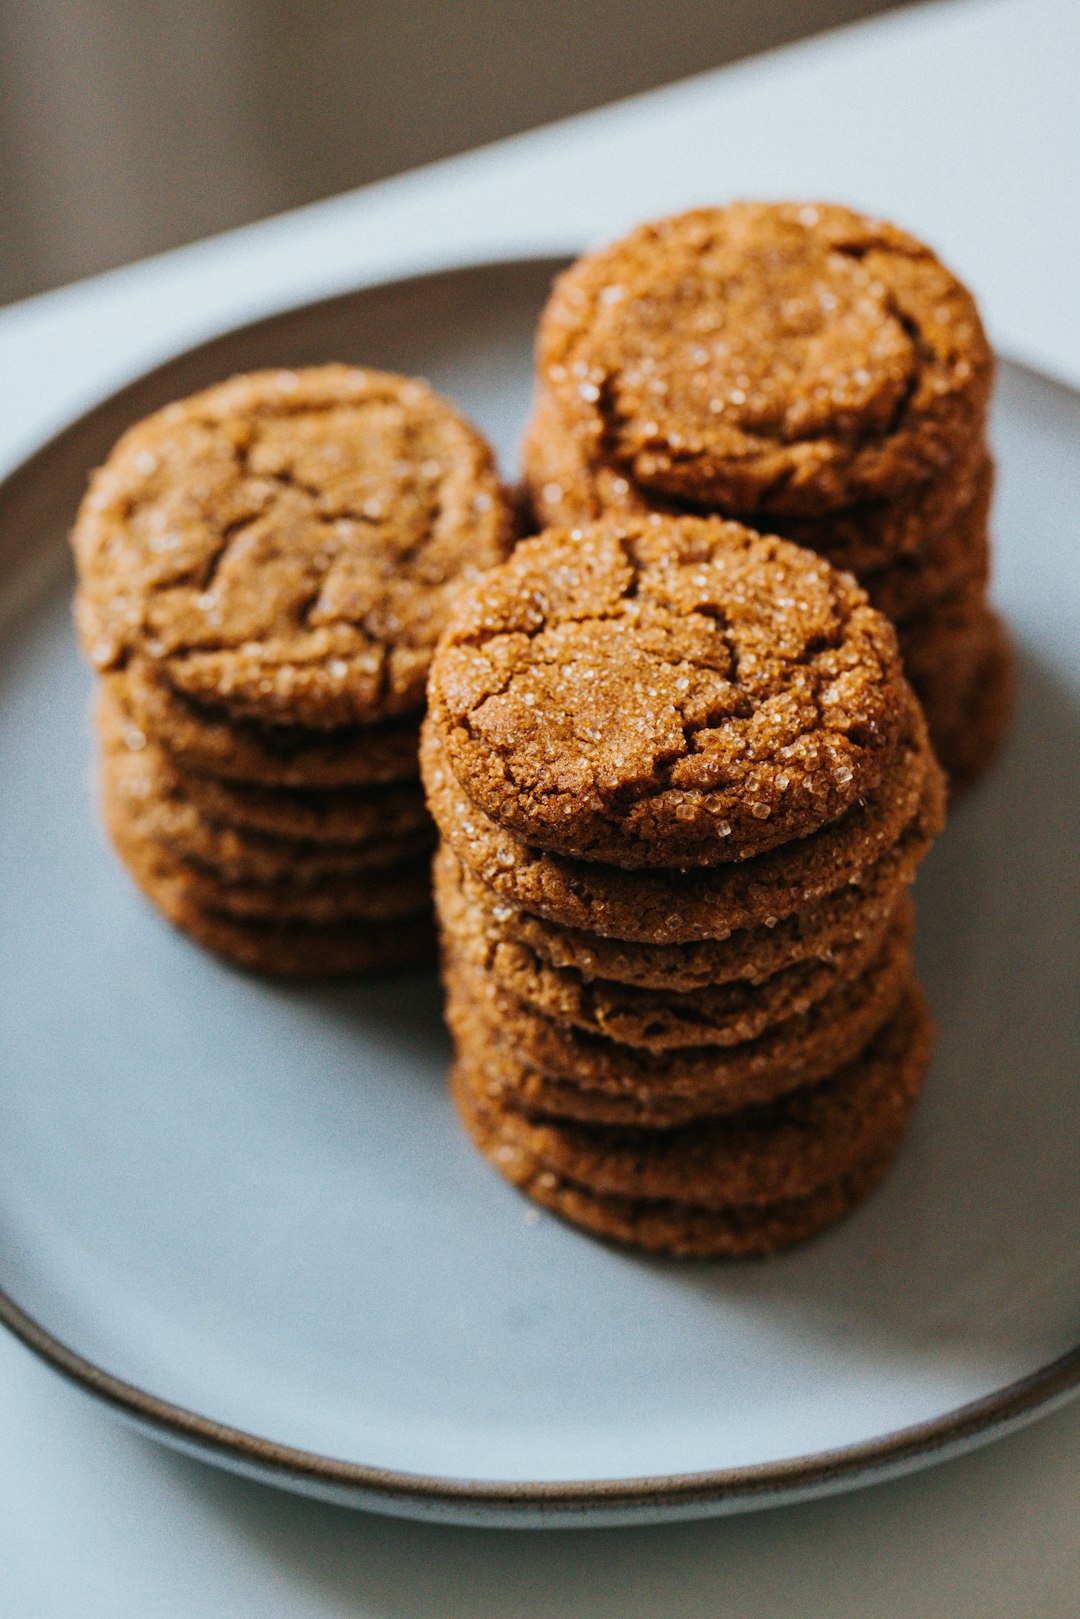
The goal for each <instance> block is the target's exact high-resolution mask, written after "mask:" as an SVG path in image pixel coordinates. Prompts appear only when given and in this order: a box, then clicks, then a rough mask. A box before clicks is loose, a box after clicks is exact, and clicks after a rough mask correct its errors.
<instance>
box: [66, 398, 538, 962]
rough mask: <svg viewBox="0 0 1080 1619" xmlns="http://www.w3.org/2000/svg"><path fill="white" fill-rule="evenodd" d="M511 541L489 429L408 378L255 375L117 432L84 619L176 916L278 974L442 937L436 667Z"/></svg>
mask: <svg viewBox="0 0 1080 1619" xmlns="http://www.w3.org/2000/svg"><path fill="white" fill-rule="evenodd" d="M510 542H511V532H510V514H509V507H508V503H507V500H506V498H505V496H504V493H503V491H502V489H501V487H500V485H499V482H498V479H497V476H496V473H495V468H494V463H493V458H492V454H491V451H490V449H489V447H488V445H487V444H486V443H485V442H484V440H483V439H482V438H481V437H480V435H479V434H478V433H477V432H476V431H475V430H474V429H473V428H472V427H471V426H470V425H469V424H468V423H467V422H465V421H463V420H462V418H461V417H460V416H459V415H458V414H457V412H456V411H454V410H453V409H452V408H451V406H450V405H448V404H447V403H446V402H445V401H444V400H442V399H440V398H439V397H438V396H437V395H436V394H434V393H433V392H432V391H431V390H430V389H429V388H427V387H426V386H424V385H423V384H421V383H419V382H414V381H411V380H409V379H407V378H404V377H397V376H391V375H387V374H385V373H380V372H375V371H364V370H358V369H353V368H349V367H345V366H322V367H317V368H312V369H309V370H304V371H299V372H297V371H272V372H259V373H255V374H253V375H250V376H244V377H236V378H233V379H232V380H231V381H229V382H226V383H223V384H221V385H220V386H218V387H215V388H211V389H209V390H208V391H206V392H205V393H201V394H197V395H195V396H194V397H192V398H190V399H186V400H183V401H181V402H180V403H177V404H174V405H170V406H169V407H168V408H166V409H165V410H162V411H159V412H158V413H157V414H156V415H154V416H151V417H150V418H149V419H148V420H146V421H144V422H142V423H140V424H139V425H138V426H136V427H133V428H132V429H131V430H130V431H129V432H128V433H127V434H125V436H124V437H123V438H122V439H121V440H120V442H119V443H118V444H117V446H116V448H115V449H114V451H113V453H112V454H111V456H110V457H109V460H108V461H107V463H106V465H105V466H104V467H103V468H102V469H101V470H100V471H99V472H98V473H96V474H95V476H94V478H93V480H92V483H91V486H90V490H89V493H88V494H87V496H86V499H85V501H84V503H83V506H82V508H81V510H80V513H79V517H78V520H77V523H76V526H75V530H74V534H73V545H74V550H75V556H76V562H77V567H78V575H79V585H78V591H77V596H76V619H77V623H78V627H79V631H80V635H81V638H82V641H83V645H84V647H85V649H86V651H87V654H88V656H89V657H90V659H91V660H92V662H93V664H94V666H95V668H96V669H97V670H98V671H99V672H100V674H101V676H102V680H101V692H100V700H99V704H98V710H97V714H98V729H99V736H100V741H101V746H102V756H103V757H102V784H103V798H104V809H105V817H106V821H107V824H108V828H109V831H110V833H111V835H112V838H113V841H114V843H115V845H116V847H117V849H118V851H119V853H120V855H121V856H122V858H123V859H124V861H125V862H126V864H127V866H128V867H129V869H130V871H131V872H132V874H133V876H134V877H135V879H136V881H137V882H138V883H139V885H140V886H141V887H142V888H143V889H144V890H145V892H146V893H147V894H148V895H149V896H150V898H151V899H152V900H153V901H154V902H155V903H156V904H157V905H158V906H159V907H160V909H161V910H162V911H163V912H164V913H165V915H166V916H167V917H169V919H170V920H171V921H173V922H174V923H176V924H177V925H178V926H180V927H181V928H183V929H185V930H186V931H187V932H188V933H190V934H191V935H192V936H193V937H194V938H196V939H197V940H199V941H200V942H201V943H203V944H205V945H207V946H208V947H209V948H211V949H213V950H217V951H219V952H220V953H221V954H223V955H225V956H228V957H230V958H231V959H233V960H235V961H237V962H239V963H241V964H243V965H245V966H248V967H252V968H255V969H260V970H264V971H268V972H274V973H282V974H302V975H307V974H325V973H355V972H362V971H365V970H367V969H369V968H381V967H386V966H391V965H400V964H403V963H405V962H408V961H411V960H413V959H415V958H417V957H419V956H420V955H422V954H425V953H426V952H427V951H428V950H429V949H430V944H431V934H432V929H431V919H430V881H429V860H430V850H431V847H432V845H433V843H434V830H433V828H432V827H431V823H430V820H429V819H428V816H427V814H426V811H425V808H424V802H423V794H422V790H421V787H420V783H419V779H418V777H419V765H418V757H417V753H418V745H419V723H420V717H421V714H422V712H423V706H424V685H425V681H426V678H427V671H428V664H429V662H430V658H431V652H432V648H433V646H434V644H435V640H436V638H437V636H438V634H439V632H440V630H441V629H442V627H443V623H444V620H445V616H446V610H447V604H448V601H449V598H450V596H451V594H452V592H453V590H454V589H455V588H456V586H457V585H458V584H459V582H460V581H461V580H462V579H468V578H469V577H471V576H472V575H473V574H474V573H476V572H478V571H479V570H480V569H482V568H484V567H486V566H488V565H489V564H491V563H494V562H497V561H499V560H500V559H501V558H502V557H503V556H504V555H505V554H506V551H507V550H508V548H509V545H510Z"/></svg>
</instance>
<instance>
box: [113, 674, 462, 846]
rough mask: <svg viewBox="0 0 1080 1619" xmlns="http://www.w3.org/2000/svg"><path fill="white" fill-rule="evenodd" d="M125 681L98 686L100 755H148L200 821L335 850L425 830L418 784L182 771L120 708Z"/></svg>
mask: <svg viewBox="0 0 1080 1619" xmlns="http://www.w3.org/2000/svg"><path fill="white" fill-rule="evenodd" d="M122 678H123V677H113V679H107V680H105V681H102V682H101V683H100V684H101V691H100V692H99V695H98V699H97V702H96V703H95V708H94V723H95V726H96V729H97V735H98V741H99V743H100V745H101V747H102V749H103V750H104V751H105V752H106V753H108V752H114V751H116V750H118V749H124V750H126V751H127V752H129V753H142V752H143V751H144V750H150V751H151V752H152V753H153V754H154V757H155V766H154V769H155V772H156V773H157V772H161V771H164V770H166V769H167V771H168V773H169V776H170V780H172V779H175V781H176V782H177V783H178V784H179V786H180V789H181V791H182V793H183V796H184V797H185V798H186V799H188V800H189V801H190V803H191V804H192V805H193V806H194V807H195V809H196V810H197V811H198V813H199V814H200V815H201V816H202V817H203V818H204V819H205V820H208V821H213V822H215V823H216V824H217V825H218V826H227V827H233V828H236V829H238V830H243V831H252V832H263V833H266V834H268V835H269V836H271V837H275V838H288V839H292V840H294V841H300V842H312V843H338V844H341V843H362V842H365V841H367V840H368V839H370V838H375V839H380V838H381V839H385V838H387V837H398V836H407V835H409V834H412V833H416V832H419V831H420V830H421V829H422V828H424V827H427V826H430V821H431V818H430V816H429V815H428V813H427V808H426V806H425V804H424V795H423V792H422V790H421V788H420V784H419V782H391V783H389V784H386V785H384V786H381V787H380V786H376V787H374V788H348V787H341V788H307V789H305V788H299V787H296V788H289V787H264V786H260V785H259V784H258V783H257V782H234V781H224V780H222V779H221V778H220V777H216V776H206V775H203V774H201V773H199V772H198V771H194V770H185V769H183V768H182V767H181V766H180V765H179V764H178V762H177V760H176V758H175V756H174V755H173V754H171V753H168V752H167V751H166V750H165V749H164V748H161V747H159V746H158V744H157V742H155V741H152V740H151V738H150V737H149V736H147V734H146V733H145V732H144V731H143V730H142V729H141V728H140V727H139V726H138V725H137V724H136V723H135V721H134V720H133V719H132V717H131V714H130V713H129V712H128V711H127V710H125V709H123V708H122V707H121V706H120V704H119V702H118V701H117V696H116V684H115V682H116V681H118V680H120V679H122Z"/></svg>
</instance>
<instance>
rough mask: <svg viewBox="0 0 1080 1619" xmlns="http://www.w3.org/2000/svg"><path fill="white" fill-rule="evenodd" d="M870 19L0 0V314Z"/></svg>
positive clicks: (773, 9)
mask: <svg viewBox="0 0 1080 1619" xmlns="http://www.w3.org/2000/svg"><path fill="white" fill-rule="evenodd" d="M887 7H888V0H610V3H606V4H604V3H599V0H594V3H591V4H590V3H589V0H531V3H530V0H502V3H499V0H396V3H394V0H306V3H305V0H291V3H290V0H0V221H2V225H0V301H7V300H10V299H12V298H17V297H21V296H24V295H26V294H27V293H31V292H35V291H40V290H42V289H43V288H46V287H50V286H55V285H56V284H58V283H60V282H63V281H68V280H72V279H74V278H75V277H78V276H83V275H87V274H90V273H92V272H93V271H96V270H101V269H106V268H109V267H110V266H112V265H115V264H120V263H124V262H126V261H127V260H130V259H133V258H138V257H141V256H142V255H144V254H146V253H151V252H155V251H157V250H159V249H161V248H166V247H172V246H175V245H176V244H178V243H180V242H185V241H190V240H192V239H194V238H197V237H200V236H204V235H207V234H209V233H211V232H213V231H218V230H222V229H225V228H226V227H228V226H230V225H234V224H239V223H241V222H243V221H245V220H250V219H255V218H259V217H261V216H263V215H265V214H268V213H274V212H277V211H278V210H280V209H283V208H289V207H292V206H294V205H295V204H297V203H302V202H307V201H310V200H313V199H314V198H317V197H321V196H327V195H329V194H332V193H334V192H336V191H341V190H345V189H347V188H348V187H351V186H355V185H360V184H362V183H363V182H365V181H368V180H373V179H378V178H380V177H382V176H384V175H388V174H394V173H397V172H399V171H401V170H402V169H406V168H410V167H412V166H414V165H416V164H419V163H424V162H427V161H429V160H430V159H433V158H437V157H442V156H445V155H446V154H448V153H451V152H458V151H464V150H466V149H468V148H469V147H472V146H476V145H479V144H481V143H482V142H484V141H489V140H494V139H497V138H499V137H500V136H503V135H507V134H511V133H513V132H515V131H518V130H523V129H528V128H531V127H533V126H535V125H537V124H542V123H546V122H548V121H550V120H551V119H553V118H558V117H561V116H564V115H565V114H567V113H572V112H577V111H580V110H582V109H584V108H587V107H592V106H597V105H599V104H601V103H603V102H606V101H611V100H614V99H616V98H617V97H619V96H624V95H629V94H632V93H633V92H634V91H637V90H642V89H646V88H649V87H651V86H653V85H657V84H663V83H666V82H668V81H670V80H672V79H677V78H682V77H684V76H686V75H687V74H690V73H694V72H698V71H701V70H704V69H706V68H710V67H714V66H716V65H717V64H719V63H721V62H726V61H731V60H733V59H735V58H736V57H739V56H744V55H748V54H750V53H752V52H755V51H758V50H761V49H764V48H766V47H767V46H769V45H773V44H778V43H781V42H782V41H785V40H790V39H794V38H798V37H800V36H801V35H804V34H807V33H810V32H814V31H816V30H818V29H821V28H826V27H830V26H832V25H834V24H837V23H842V22H845V21H848V20H850V19H852V18H855V17H859V16H863V15H865V14H867V13H869V12H873V11H880V10H884V9H887ZM746 138H747V140H748V141H752V140H753V138H754V132H753V130H747V131H746Z"/></svg>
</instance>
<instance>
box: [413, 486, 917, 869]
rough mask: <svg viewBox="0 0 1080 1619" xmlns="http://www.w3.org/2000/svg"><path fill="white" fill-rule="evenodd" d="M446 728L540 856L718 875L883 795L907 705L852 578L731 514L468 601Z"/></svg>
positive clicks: (590, 534) (496, 581)
mask: <svg viewBox="0 0 1080 1619" xmlns="http://www.w3.org/2000/svg"><path fill="white" fill-rule="evenodd" d="M429 702H430V714H431V722H432V724H433V726H434V727H435V728H436V730H437V731H438V732H439V733H440V736H441V739H442V742H443V745H444V747H445V751H446V755H447V759H448V762H449V764H450V768H451V769H452V770H453V772H454V775H455V777H456V778H457V781H458V782H459V784H460V785H461V787H462V788H463V789H464V791H465V793H466V794H467V796H468V797H469V798H470V799H471V800H472V801H473V802H474V803H475V804H477V805H478V806H479V807H480V808H481V809H482V810H483V811H484V812H485V813H486V814H487V815H488V816H490V817H491V818H492V819H493V820H495V821H497V822H498V823H499V824H500V825H501V826H503V827H506V828H508V829H510V830H512V831H514V832H516V833H517V834H518V835H519V836H520V837H522V838H524V839H525V840H526V841H527V842H529V843H530V844H532V845H534V846H535V847H538V848H542V849H550V850H555V851H557V852H559V853H562V854H566V855H574V856H577V857H579V858H581V859H585V860H590V861H606V862H609V863H612V864H616V865H620V866H625V867H638V866H667V867H671V866H691V865H701V866H706V865H714V864H717V863H720V862H729V861H734V860H742V859H745V858H747V857H748V856H750V855H755V854H760V853H762V852H764V851H766V850H769V849H772V848H775V847H776V846H777V845H779V844H781V843H786V842H790V841H791V840H792V839H796V838H802V837H805V836H807V835H808V834H809V833H811V832H814V831H816V830H817V829H818V828H819V827H820V826H822V825H824V824H825V823H826V822H828V821H833V820H836V819H837V818H838V817H839V816H841V815H843V814H844V812H845V811H846V810H848V809H850V808H851V806H852V805H853V804H855V803H856V802H857V801H858V800H859V799H861V798H863V797H865V795H866V794H867V793H869V792H872V791H873V790H874V788H875V787H877V785H878V783H879V781H880V780H881V777H882V773H883V771H884V770H885V769H886V767H887V765H888V763H889V760H890V757H891V755H892V752H893V750H894V748H895V745H896V740H897V736H898V733H899V730H900V726H901V722H902V720H903V716H904V709H905V704H906V688H905V686H904V682H903V676H902V672H901V665H900V660H899V655H898V651H897V646H896V639H895V633H894V631H893V629H892V626H891V625H890V624H889V623H888V622H887V620H885V619H884V618H883V617H882V616H881V615H880V614H879V613H877V612H875V611H874V609H873V608H871V607H870V606H869V605H868V603H867V601H866V597H865V595H864V594H863V592H862V591H861V590H860V589H859V588H858V586H857V585H856V584H855V581H854V580H853V579H852V578H851V577H850V575H847V574H841V573H837V572H836V571H835V570H834V569H832V568H831V567H830V566H829V565H828V563H826V562H824V561H822V560H821V559H820V558H819V557H816V556H814V555H813V554H812V553H809V552H807V551H804V550H802V549H800V548H798V547H796V546H792V545H789V544H788V543H787V542H785V541H783V540H779V539H776V538H774V537H767V536H762V535H759V534H756V533H754V532H753V531H752V530H750V529H745V528H743V527H742V526H741V525H739V524H735V523H726V522H723V521H721V520H719V519H715V518H709V519H706V518H690V517H687V518H661V517H658V516H652V517H648V518H645V519H642V520H640V521H636V522H634V521H627V522H623V521H616V520H614V519H608V520H606V521H603V522H600V523H596V524H591V525H589V526H587V527H585V528H583V529H574V530H558V529H555V530H548V531H547V532H546V533H544V534H542V535H540V536H538V537H537V538H535V539H532V540H526V541H524V542H523V543H522V544H521V545H520V546H519V547H518V549H517V550H516V551H515V553H514V555H513V556H512V557H511V558H510V559H509V560H508V561H507V562H506V563H504V564H503V565H502V566H501V567H499V568H495V569H493V570H491V571H490V572H489V573H487V574H486V575H485V576H484V577H483V579H481V580H479V581H478V582H477V583H476V584H474V585H473V586H472V587H471V588H470V589H467V590H465V591H463V592H462V594H461V595H460V596H459V597H458V599H457V602H456V604H455V608H454V612H453V615H452V618H451V621H450V623H449V625H448V628H447V631H446V634H445V635H444V637H443V639H442V642H441V643H440V646H439V649H438V652H437V654H436V657H435V660H434V662H433V665H432V670H431V679H430V683H429Z"/></svg>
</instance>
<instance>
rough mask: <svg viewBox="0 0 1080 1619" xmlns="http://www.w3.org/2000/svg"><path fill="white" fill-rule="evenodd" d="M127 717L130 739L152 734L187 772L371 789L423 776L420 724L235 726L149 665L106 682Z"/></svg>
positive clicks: (140, 662)
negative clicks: (316, 727)
mask: <svg viewBox="0 0 1080 1619" xmlns="http://www.w3.org/2000/svg"><path fill="white" fill-rule="evenodd" d="M104 685H105V686H106V688H107V689H108V691H109V692H110V693H111V695H112V696H113V697H114V699H115V701H116V702H117V704H118V705H119V707H120V708H121V709H122V710H123V711H124V712H125V713H126V714H127V715H129V716H130V719H131V722H132V725H133V726H134V731H133V732H132V736H133V737H135V736H137V735H140V734H141V735H142V736H144V737H147V736H152V737H154V738H155V740H157V741H158V742H160V743H161V745H162V747H164V748H166V749H167V750H168V752H169V753H170V754H171V755H172V757H173V758H174V760H175V761H176V762H177V764H178V765H180V766H181V767H182V768H183V769H186V770H193V771H200V772H202V773H203V774H206V775H213V776H220V777H221V779H222V780H223V781H237V782H246V783H251V784H255V785H259V786H263V787H296V788H302V789H310V788H319V789H326V788H340V787H371V786H375V785H379V784H382V783H385V782H398V781H408V780H410V779H411V778H413V777H415V776H416V775H417V773H418V768H419V766H418V763H417V749H418V740H419V739H418V724H417V720H416V719H415V718H411V719H406V720H400V721H396V722H393V723H390V724H386V725H372V726H348V727H342V728H341V729H340V730H334V731H313V730H309V729H307V728H305V727H303V726H299V725H254V724H252V723H250V722H247V721H243V720H240V721H234V720H231V719H229V717H228V716H227V715H225V714H223V713H222V712H221V710H220V709H209V708H203V707H201V706H199V705H197V704H195V703H191V702H189V701H188V700H187V699H186V698H184V697H181V696H180V695H179V693H177V692H174V691H173V690H172V689H171V688H170V687H169V685H168V683H167V682H166V681H165V680H163V679H162V678H161V677H160V675H159V674H158V672H157V671H156V670H155V669H153V668H152V667H151V666H150V665H149V664H148V663H147V662H146V661H145V660H144V659H141V658H136V659H133V660H132V662H131V663H129V664H128V666H127V668H126V669H124V670H122V671H120V672H118V673H117V674H113V675H106V676H105V677H104Z"/></svg>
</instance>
